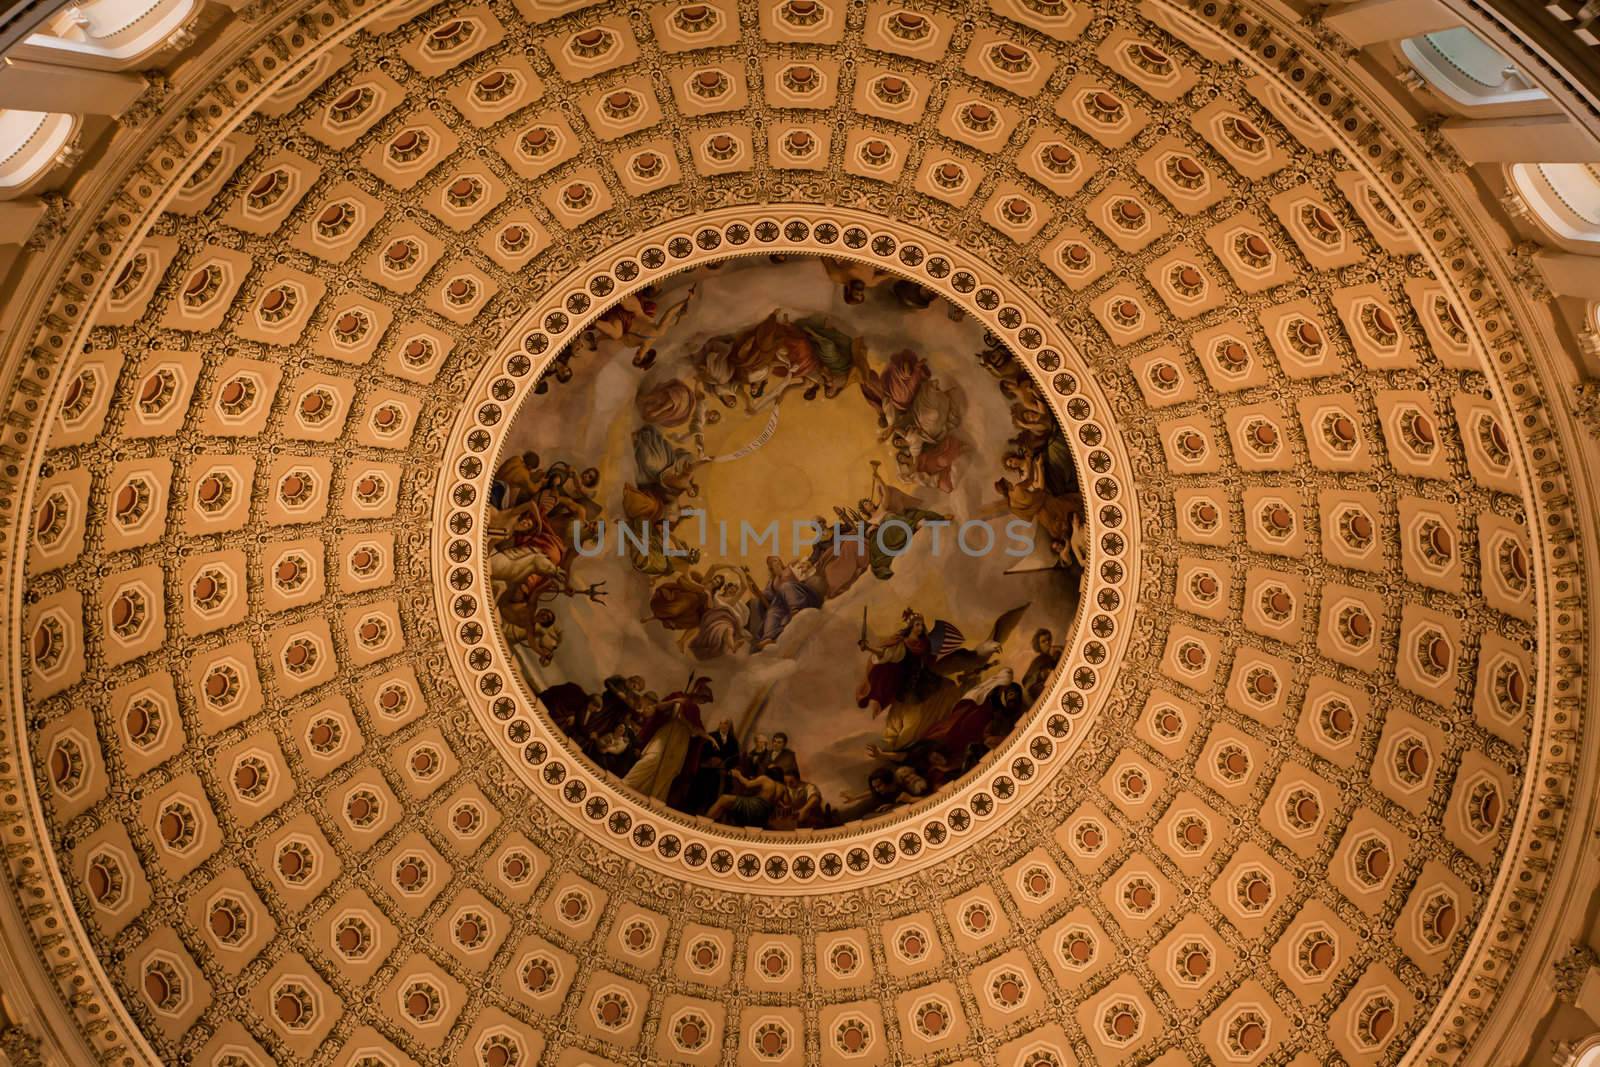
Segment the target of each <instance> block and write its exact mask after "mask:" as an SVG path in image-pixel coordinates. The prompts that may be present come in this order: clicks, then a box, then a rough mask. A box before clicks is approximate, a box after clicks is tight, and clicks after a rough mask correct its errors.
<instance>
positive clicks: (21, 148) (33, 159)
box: [0, 110, 78, 196]
mask: <svg viewBox="0 0 1600 1067" xmlns="http://www.w3.org/2000/svg"><path fill="white" fill-rule="evenodd" d="M77 129H78V119H77V117H76V116H74V115H58V114H52V113H50V112H46V111H6V110H0V196H3V195H7V194H11V195H14V194H15V193H16V192H18V191H20V190H23V189H24V187H26V186H27V185H28V184H29V183H30V182H32V181H33V180H34V179H35V178H37V177H39V176H40V175H42V174H44V173H45V171H47V170H49V169H50V168H51V166H53V165H54V164H55V163H57V162H58V161H60V160H61V158H62V156H63V155H64V154H65V153H66V152H67V151H69V149H70V146H71V144H72V138H73V135H74V134H75V133H76V132H77Z"/></svg>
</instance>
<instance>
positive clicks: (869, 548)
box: [489, 256, 1087, 830]
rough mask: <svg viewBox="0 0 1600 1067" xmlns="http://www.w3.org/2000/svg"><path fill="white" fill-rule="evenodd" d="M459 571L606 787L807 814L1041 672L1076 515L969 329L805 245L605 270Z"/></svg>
mask: <svg viewBox="0 0 1600 1067" xmlns="http://www.w3.org/2000/svg"><path fill="white" fill-rule="evenodd" d="M491 505H492V512H491V521H490V524H489V531H490V532H489V538H490V543H489V548H490V557H489V574H490V579H491V582H492V585H493V588H494V593H495V597H496V615H497V618H498V621H499V625H500V629H501V633H502V636H503V637H504V638H505V640H506V642H507V645H508V647H509V648H510V649H511V650H512V653H513V656H514V658H515V659H516V660H517V662H518V665H519V668H520V669H521V671H522V673H523V676H524V679H525V680H526V682H527V684H528V686H529V688H530V689H531V690H532V691H533V692H534V693H536V694H537V695H538V696H539V698H540V701H541V703H542V704H543V706H544V708H545V710H546V711H547V713H548V714H549V715H550V717H551V719H552V720H553V721H554V723H555V724H556V726H557V727H558V728H560V729H561V730H562V731H563V732H564V733H565V734H566V735H567V736H568V737H569V738H570V739H571V741H572V742H573V744H574V746H575V747H577V748H578V749H580V750H581V751H582V752H583V753H584V754H585V755H586V756H587V757H588V758H589V760H590V761H591V762H592V763H593V764H594V765H595V766H597V767H598V768H599V769H600V770H602V771H603V772H605V773H606V774H608V775H610V776H612V777H613V778H614V779H615V780H616V781H618V782H619V783H620V784H622V785H623V786H624V787H625V788H628V789H631V790H632V791H634V792H635V793H637V794H640V795H643V796H646V797H649V798H652V799H654V800H656V801H658V802H660V803H663V804H665V805H668V806H669V807H671V808H673V809H676V810H677V811H680V812H683V813H685V814H688V815H692V816H699V817H703V818H705V819H708V820H710V821H712V822H714V823H718V824H722V825H728V826H736V827H747V828H759V829H769V830H793V829H818V828H825V827H830V826H838V825H842V824H845V823H850V822H854V821H857V820H860V819H864V818H871V817H875V816H879V815H884V814H888V813H890V812H892V811H894V810H896V809H898V808H900V807H902V806H904V805H908V804H912V803H916V802H918V801H920V800H923V799H925V798H928V797H930V796H933V795H935V794H936V793H938V792H939V791H940V790H942V789H943V788H945V787H946V786H949V785H951V784H952V783H954V782H956V781H957V780H959V779H961V778H962V777H963V776H964V775H965V774H966V773H967V772H968V771H970V770H971V769H973V768H974V767H975V766H977V765H978V764H979V763H981V762H982V761H983V760H984V758H985V756H986V754H987V753H988V752H989V751H990V750H991V749H992V748H994V747H995V746H996V745H998V744H999V743H1000V742H1002V741H1003V740H1004V739H1005V738H1006V737H1007V735H1008V734H1009V733H1010V732H1011V730H1012V729H1013V727H1015V725H1016V724H1017V722H1018V720H1019V719H1020V718H1022V717H1023V715H1024V713H1025V712H1026V711H1027V710H1028V709H1029V708H1030V707H1031V706H1032V704H1033V703H1034V702H1035V701H1036V700H1037V699H1038V698H1039V696H1040V694H1041V693H1043V692H1044V691H1045V690H1046V688H1047V686H1048V683H1049V681H1050V678H1051V675H1052V674H1053V672H1054V670H1055V667H1056V664H1057V662H1058V661H1059V659H1060V658H1061V655H1062V650H1063V647H1064V645H1065V644H1066V640H1067V637H1068V636H1069V634H1070V632H1071V629H1072V626H1073V623H1074V619H1075V617H1076V615H1077V611H1078V601H1079V595H1080V587H1081V585H1082V577H1083V561H1084V559H1085V557H1086V555H1087V544H1086V535H1087V530H1086V526H1085V523H1084V519H1083V508H1082V499H1081V496H1080V493H1079V487H1078V479H1077V472H1076V467H1075V463H1074V459H1073V456H1072V454H1071V452H1070V450H1069V446H1068V444H1067V440H1066V438H1065V436H1064V435H1063V434H1062V433H1061V431H1060V429H1059V427H1058V426H1057V424H1056V422H1055V420H1054V418H1053V416H1052V415H1051V413H1050V409H1049V406H1048V404H1047V403H1046V401H1045V400H1044V398H1043V397H1042V396H1041V395H1040V393H1039V392H1038V390H1037V388H1036V387H1035V385H1034V383H1033V381H1032V379H1030V378H1029V377H1028V375H1027V373H1026V372H1025V371H1024V370H1023V369H1022V366H1021V365H1020V363H1018V362H1017V361H1016V360H1015V359H1014V358H1013V357H1012V356H1011V354H1010V352H1009V351H1008V350H1007V349H1006V348H1005V347H1004V346H1002V345H1001V344H1000V342H999V341H998V340H997V339H996V338H995V337H994V336H993V335H991V334H989V333H988V332H987V331H986V330H985V329H984V328H983V326H982V325H981V324H980V323H978V322H976V321H974V320H973V319H971V318H970V317H968V316H966V315H965V314H964V313H963V312H962V311H961V310H960V309H958V308H956V307H955V306H954V305H952V304H949V303H948V302H946V301H945V300H943V299H942V298H940V297H938V296H936V295H935V294H933V293H931V292H930V291H928V290H926V289H924V288H922V287H921V286H919V285H917V284H916V283H913V282H910V281H906V280H903V279H899V278H898V277H896V276H893V275H890V274H888V273H886V272H883V271H881V270H878V269H877V268H873V267H870V266H866V265H861V264H854V263H849V262H846V261H842V260H829V259H821V258H815V257H807V256H795V257H787V258H785V257H771V258H746V259H736V260H730V261H724V262H722V263H719V264H714V265H709V266H705V267H701V268H698V269H696V270H694V271H691V272H688V273H685V274H680V275H677V276H675V277H673V278H672V279H670V280H669V281H667V282H665V283H663V284H661V285H659V286H656V287H653V288H650V289H646V290H644V291H642V292H640V293H637V294H634V295H630V296H628V297H625V298H624V299H622V300H621V301H619V302H618V303H617V304H616V305H615V306H613V307H612V308H610V309H609V310H608V311H607V312H606V313H605V314H603V315H602V316H601V317H600V318H599V319H598V320H597V321H596V323H595V324H594V325H593V326H592V328H591V329H589V330H588V331H586V332H585V333H584V334H583V335H582V337H581V338H580V339H579V340H578V341H577V342H576V343H575V344H574V345H573V346H572V347H571V348H569V349H568V350H567V351H566V352H563V353H562V354H561V355H560V356H558V357H557V358H556V359H555V360H554V362H553V363H552V364H551V366H550V367H549V369H548V370H547V371H546V373H545V377H544V378H543V379H542V380H541V381H540V383H539V384H538V386H537V387H536V389H535V392H534V394H533V396H532V397H531V398H530V399H529V400H528V402H527V403H526V404H525V405H524V406H523V408H522V410H521V411H520V412H519V413H518V415H517V418H516V421H515V423H514V425H513V426H512V427H511V429H510V431H509V434H508V436H507V440H506V447H505V450H504V452H503V454H502V459H501V462H500V464H499V467H498V469H497V470H496V472H495V480H494V485H493V490H492V493H491Z"/></svg>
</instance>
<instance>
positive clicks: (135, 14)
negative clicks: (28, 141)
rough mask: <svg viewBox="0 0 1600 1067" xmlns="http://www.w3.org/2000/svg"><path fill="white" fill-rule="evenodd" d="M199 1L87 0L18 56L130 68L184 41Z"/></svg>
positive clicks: (57, 18) (57, 19)
mask: <svg viewBox="0 0 1600 1067" xmlns="http://www.w3.org/2000/svg"><path fill="white" fill-rule="evenodd" d="M199 9H200V3H199V0H87V2H86V3H81V4H74V5H72V6H70V7H67V8H65V9H63V10H62V11H61V12H60V13H59V14H57V15H56V16H54V17H53V18H51V19H50V20H49V21H48V22H46V23H45V24H44V27H43V28H42V29H41V30H39V32H37V33H34V34H31V35H29V37H28V38H27V40H26V41H24V42H22V43H21V44H20V45H18V46H17V47H16V48H15V49H13V50H12V54H13V55H17V56H25V57H26V58H28V59H39V60H43V61H45V62H53V63H61V64H63V65H66V66H76V67H88V68H91V69H95V70H127V69H129V68H131V67H136V66H138V65H139V64H141V63H142V62H144V61H145V60H146V59H147V58H148V57H149V56H151V55H152V54H154V53H156V52H159V51H160V50H161V49H163V48H166V47H168V46H169V45H174V44H181V43H183V41H184V39H185V37H184V35H185V34H186V33H187V27H188V24H189V22H190V20H191V19H193V18H194V16H195V14H196V12H198V11H199Z"/></svg>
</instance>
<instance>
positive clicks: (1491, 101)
mask: <svg viewBox="0 0 1600 1067" xmlns="http://www.w3.org/2000/svg"><path fill="white" fill-rule="evenodd" d="M1399 47H1400V54H1401V55H1403V56H1404V57H1405V60H1406V62H1407V63H1409V64H1410V65H1411V69H1412V70H1414V71H1416V72H1417V74H1418V75H1419V76H1420V77H1421V78H1422V79H1423V80H1424V81H1425V82H1427V83H1428V85H1429V86H1430V87H1432V88H1433V89H1434V91H1436V92H1437V93H1438V94H1439V95H1440V97H1441V98H1442V99H1443V100H1444V101H1445V102H1446V103H1448V104H1454V105H1455V106H1456V108H1457V109H1459V110H1462V111H1473V112H1481V111H1482V110H1483V109H1486V108H1493V109H1494V110H1496V111H1500V112H1512V113H1514V112H1515V111H1519V110H1527V109H1528V105H1535V109H1537V105H1539V104H1541V103H1542V102H1543V101H1545V100H1546V99H1547V98H1546V96H1545V94H1544V93H1543V92H1542V91H1541V90H1539V89H1537V88H1535V87H1534V85H1533V83H1532V82H1530V81H1529V80H1528V79H1527V78H1526V77H1525V76H1524V75H1523V73H1522V72H1521V71H1520V70H1518V69H1517V66H1516V64H1514V63H1512V62H1511V61H1510V60H1509V59H1507V58H1506V57H1505V56H1504V55H1502V54H1501V53H1500V51H1499V50H1498V49H1496V48H1495V47H1494V46H1493V45H1491V44H1490V43H1489V42H1488V41H1485V40H1484V39H1483V38H1482V37H1479V36H1478V35H1477V34H1476V33H1473V32H1472V31H1471V30H1469V29H1467V28H1466V27H1465V26H1457V27H1455V28H1452V29H1448V30H1436V31H1434V32H1433V33H1424V34H1422V35H1421V36H1418V37H1411V38H1407V39H1406V40H1404V41H1401V42H1400V45H1399ZM1508 105H1522V107H1512V106H1508Z"/></svg>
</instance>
